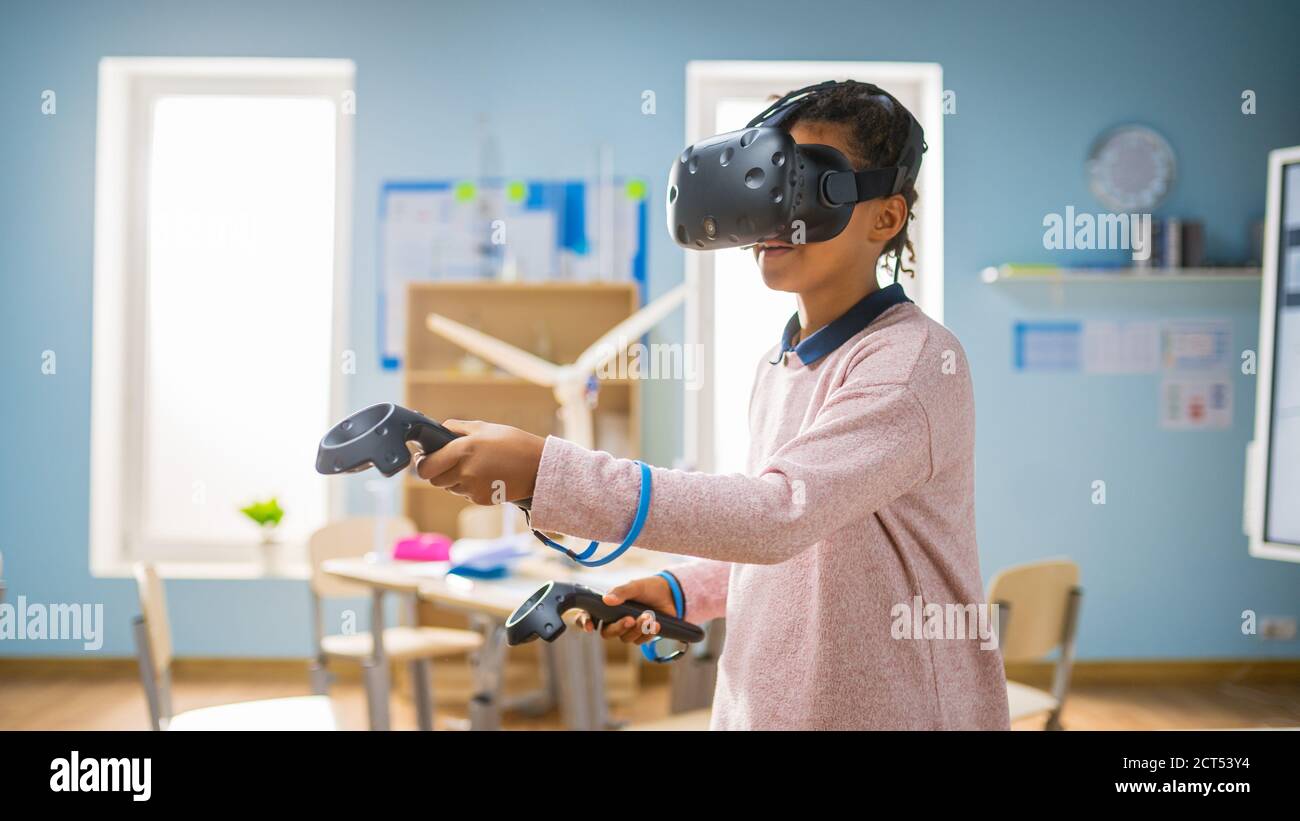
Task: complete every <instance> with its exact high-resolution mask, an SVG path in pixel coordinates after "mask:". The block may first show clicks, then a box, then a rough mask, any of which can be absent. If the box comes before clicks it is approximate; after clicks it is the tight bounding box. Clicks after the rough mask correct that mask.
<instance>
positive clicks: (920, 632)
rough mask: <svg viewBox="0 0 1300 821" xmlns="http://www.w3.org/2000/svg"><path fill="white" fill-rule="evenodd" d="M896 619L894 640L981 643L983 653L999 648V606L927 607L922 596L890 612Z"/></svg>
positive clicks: (893, 608) (892, 626) (891, 630)
mask: <svg viewBox="0 0 1300 821" xmlns="http://www.w3.org/2000/svg"><path fill="white" fill-rule="evenodd" d="M889 616H890V618H891V619H893V624H892V625H890V628H889V635H890V637H891V638H893V639H895V640H898V641H902V640H905V639H911V640H918V641H924V640H929V639H947V640H951V641H968V640H971V639H979V641H980V649H981V650H996V649H997V648H998V606H997V605H996V604H988V603H980V604H936V603H934V602H930V603H929V604H926V603H925V602H924V601H923V600H922V598H921V597H920V596H913V597H912V600H911V601H910V602H900V603H899V604H896V605H894V606H893V607H891V608H890V609H889Z"/></svg>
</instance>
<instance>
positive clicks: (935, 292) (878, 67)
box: [684, 60, 944, 472]
mask: <svg viewBox="0 0 1300 821" xmlns="http://www.w3.org/2000/svg"><path fill="white" fill-rule="evenodd" d="M841 79H854V80H861V81H864V82H871V83H875V84H876V85H879V86H881V87H882V88H884V89H886V90H889V89H890V87H891V85H892V86H895V87H896V86H899V85H907V86H914V87H919V88H920V98H921V100H922V104H921V105H920V106H919V107H918V108H917V109H914V110H913V111H912V113H913V115H914V116H915V117H916V118H917V120H919V121H920V123H921V126H922V128H924V129H925V140H926V144H927V146H928V150H927V151H926V153H925V162H923V163H922V164H921V174H920V178H919V179H918V180H917V186H916V187H917V190H918V191H920V192H921V196H922V197H924V201H923V206H922V207H923V208H924V209H925V217H924V220H923V221H922V224H921V233H920V235H919V236H918V238H917V239H918V242H917V247H918V248H920V249H922V254H921V258H920V259H919V260H918V264H917V286H918V289H919V299H918V300H917V302H918V304H919V305H920V307H921V309H922V310H924V311H925V312H926V313H927V314H929V315H930V316H931V317H932V318H933V319H934V320H935V321H937V322H943V271H944V264H943V68H942V66H940V65H939V64H938V63H875V62H822V61H787V60H694V61H691V62H689V63H687V65H686V142H685V145H691V144H693V143H695V142H697V141H699V140H702V139H704V138H705V137H709V136H712V134H713V124H714V122H715V119H714V118H715V112H716V111H717V108H718V103H719V101H721V100H723V99H726V98H728V97H757V96H766V95H767V94H771V93H775V91H776V90H780V89H786V90H788V89H795V88H801V87H803V86H807V85H812V84H813V83H819V82H822V81H823V80H841ZM685 256H686V282H687V285H688V288H689V293H690V296H689V298H688V300H687V303H686V336H687V341H688V343H689V344H693V345H696V346H697V347H696V348H695V350H699V351H701V352H702V353H701V359H702V362H701V367H702V370H703V373H705V374H711V373H715V370H714V367H715V364H716V363H715V362H714V361H713V350H712V347H713V346H712V345H709V344H708V340H710V339H711V331H712V329H711V328H710V327H708V323H711V322H712V317H713V311H714V300H715V298H716V283H715V277H714V257H713V255H712V254H700V253H692V252H689V251H687V252H685ZM779 331H780V329H779V328H778V329H775V330H774V331H773V333H778V332H779ZM703 382H704V384H703V385H701V387H700V389H699V390H694V391H687V392H686V407H685V414H684V415H685V423H686V429H685V432H684V439H685V441H684V450H685V454H684V455H685V462H686V464H687V465H689V466H691V467H692V468H693V469H696V470H702V471H706V472H707V471H712V470H714V465H713V462H714V437H713V388H712V386H711V383H712V380H709V379H705V380H703Z"/></svg>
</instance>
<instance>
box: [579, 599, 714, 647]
mask: <svg viewBox="0 0 1300 821" xmlns="http://www.w3.org/2000/svg"><path fill="white" fill-rule="evenodd" d="M573 606H574V607H576V608H579V609H581V610H586V611H587V612H588V613H589V614H590V615H591V617H592V618H593V619H596V620H597V621H605V622H615V621H618V620H619V619H621V618H623V617H624V616H631V617H632V618H636V617H638V616H640V615H641V614H642V613H644V612H645V611H647V610H653V611H654V614H655V620H656V621H658V622H659V635H660V637H662V638H665V639H672V640H674V641H684V642H687V643H690V642H697V641H702V640H703V639H704V631H703V630H702V629H700V628H699V627H698V626H697V625H694V624H691V623H690V622H688V621H682V620H681V619H679V618H677V617H676V616H670V615H668V614H667V613H664V612H662V611H660V610H655V609H654V608H653V607H651V606H650V605H648V604H642V603H641V602H638V601H625V602H623V603H622V604H616V605H609V604H605V600H604V599H603V598H602V597H601V595H600V594H599V593H597V592H596V591H594V590H587V589H580V590H578V591H577V592H576V593H575V595H574V602H573Z"/></svg>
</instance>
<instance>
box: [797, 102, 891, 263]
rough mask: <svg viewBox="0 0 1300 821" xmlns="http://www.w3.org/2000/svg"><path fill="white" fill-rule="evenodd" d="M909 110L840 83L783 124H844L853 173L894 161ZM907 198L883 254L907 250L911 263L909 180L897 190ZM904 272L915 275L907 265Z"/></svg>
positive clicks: (886, 164)
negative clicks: (900, 222) (901, 217)
mask: <svg viewBox="0 0 1300 821" xmlns="http://www.w3.org/2000/svg"><path fill="white" fill-rule="evenodd" d="M910 120H911V114H910V113H909V112H908V111H907V109H905V108H904V107H903V104H902V103H900V102H898V101H897V100H895V99H894V98H893V97H892V96H888V95H886V94H880V93H879V91H878V90H873V87H872V86H869V85H866V84H864V83H855V82H852V81H850V82H846V83H842V84H841V85H837V86H835V87H834V88H831V89H829V90H827V91H824V92H821V93H819V94H814V95H813V96H811V97H809V98H808V100H807V101H806V102H804V103H803V104H802V105H801V106H799V108H798V109H796V110H795V111H794V112H792V113H791V115H790V116H789V117H788V118H787V119H786V120H785V122H784V123H783V125H784V127H785V128H786V129H787V130H789V129H790V128H793V127H794V125H795V123H800V122H803V123H832V124H837V125H847V126H848V127H849V134H850V141H849V148H850V149H851V151H850V156H849V158H848V159H849V161H850V162H851V163H853V166H854V168H856V169H857V170H859V171H862V170H865V169H868V168H883V167H888V166H891V165H898V164H899V162H900V160H901V159H902V156H903V150H904V148H905V147H906V145H907V136H908V130H909V127H910V125H911V122H910ZM899 194H901V195H902V197H903V199H904V200H905V201H906V202H907V219H906V220H904V221H903V227H902V228H901V229H899V231H898V233H897V234H895V235H894V236H893V238H892V239H890V240H889V242H887V243H885V249H884V251H885V254H886V255H887V256H888V255H892V256H893V258H894V260H895V261H900V260H899V257H900V256H901V255H902V253H903V250H904V249H906V250H907V256H908V261H909V262H910V263H911V264H913V265H915V264H916V250H915V249H914V248H913V247H912V240H911V239H910V238H908V235H907V228H908V223H910V222H911V221H912V220H913V219H915V218H916V214H915V212H914V210H913V207H914V206H915V205H916V200H917V194H916V186H915V185H914V184H913V183H912V182H911V181H910V180H909V181H908V182H907V184H906V185H904V186H903V190H902V191H900V192H899ZM903 270H904V271H907V273H909V274H911V275H912V276H916V271H915V270H913V269H912V268H908V267H904V268H903Z"/></svg>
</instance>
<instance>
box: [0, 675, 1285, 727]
mask: <svg viewBox="0 0 1300 821" xmlns="http://www.w3.org/2000/svg"><path fill="white" fill-rule="evenodd" d="M267 678H268V677H267V676H247V677H245V678H243V679H242V680H241V679H228V678H222V679H214V678H213V677H210V676H205V677H201V678H199V679H197V680H185V679H180V680H178V681H177V682H176V683H175V685H174V691H173V701H174V703H175V707H176V710H177V711H183V710H189V709H193V708H196V707H207V706H212V705H216V704H224V703H229V702H234V701H244V700H249V699H260V698H278V697H282V696H294V695H305V694H307V692H308V690H307V686H306V681H305V679H304V678H302V677H298V676H275V677H271V678H272V679H273V680H267ZM331 694H332V695H333V696H334V698H335V703H336V705H337V708H338V712H339V715H340V718H341V720H342V722H343V725H344V727H345V728H347V729H365V726H366V712H365V698H364V695H363V692H362V689H361V686H360V684H358V683H347V682H344V683H340V684H336V685H335V687H334V689H333V691H332V693H331ZM392 711H393V726H394V728H395V729H414V728H415V714H414V710H413V709H412V708H411V706H410V704H409V703H408V702H407V701H406V700H405V699H402V698H394V699H393V704H392ZM667 712H668V689H667V687H666V686H665V685H651V686H649V687H647V688H645V690H644V691H643V693H642V696H641V697H640V698H639V699H637V701H636V702H635V703H634V704H632V705H630V706H628V707H626V708H615V709H614V710H613V715H614V718H616V719H622V720H625V721H631V722H637V721H648V720H654V719H657V718H662V717H664V716H665V715H667ZM464 718H465V714H464V712H463V711H460V712H458V711H456V710H453V709H440V710H439V714H438V725H439V727H440V728H441V729H458V728H461V727H463V726H464ZM504 723H505V726H506V727H507V728H510V729H547V728H558V727H560V726H561V723H560V720H559V717H558V716H557V715H555V714H554V713H552V714H549V715H545V716H540V717H533V718H530V717H527V716H521V715H516V714H507V715H506V717H505V722H504ZM1064 723H1065V726H1066V728H1067V729H1072V730H1156V729H1197V728H1204V729H1222V728H1233V727H1292V728H1294V727H1300V682H1295V683H1259V684H1229V683H1223V684H1178V685H1170V684H1143V685H1136V686H1123V687H1121V686H1114V685H1098V684H1092V685H1079V686H1078V687H1077V688H1076V689H1075V690H1074V692H1072V693H1071V695H1070V699H1069V702H1068V706H1067V708H1066V711H1065V715H1064ZM1041 726H1042V721H1041V720H1038V719H1026V720H1024V721H1020V722H1017V723H1016V726H1015V728H1016V729H1024V730H1029V729H1039V728H1041ZM146 727H147V723H146V712H145V704H144V697H143V695H142V694H141V690H140V684H139V681H138V680H137V679H136V678H135V677H134V676H131V675H128V674H125V673H122V674H105V675H97V676H91V677H87V676H85V675H76V674H68V673H60V672H56V671H49V670H45V671H41V672H39V673H35V674H31V675H28V674H23V673H16V672H15V671H14V670H13V669H12V668H10V669H8V670H5V671H4V674H3V678H2V679H0V730H36V729H48V730H118V729H145V728H146Z"/></svg>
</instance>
